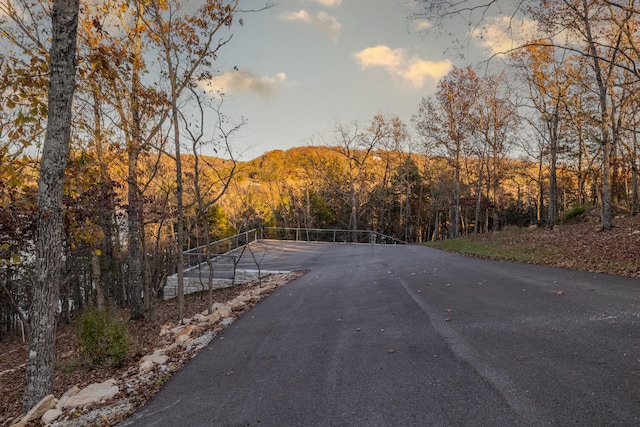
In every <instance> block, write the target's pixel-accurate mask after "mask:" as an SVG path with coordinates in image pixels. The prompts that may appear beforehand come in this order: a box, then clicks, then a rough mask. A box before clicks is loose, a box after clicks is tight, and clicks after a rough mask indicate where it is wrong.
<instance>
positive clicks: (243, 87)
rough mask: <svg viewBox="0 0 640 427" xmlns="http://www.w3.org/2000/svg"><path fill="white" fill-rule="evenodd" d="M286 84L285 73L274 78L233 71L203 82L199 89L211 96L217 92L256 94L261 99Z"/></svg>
mask: <svg viewBox="0 0 640 427" xmlns="http://www.w3.org/2000/svg"><path fill="white" fill-rule="evenodd" d="M286 82H287V76H286V74H285V73H277V74H275V75H274V76H257V75H255V74H253V73H252V72H251V71H246V70H240V71H238V70H234V71H228V72H226V73H223V74H221V75H219V76H216V77H214V78H213V79H211V80H208V81H206V82H203V83H202V84H201V87H202V88H203V89H204V90H206V91H207V92H209V93H212V94H217V93H218V92H223V93H228V92H245V93H257V94H258V95H260V96H261V97H263V98H269V97H271V96H272V95H273V94H274V93H275V92H276V91H277V90H279V89H281V88H282V87H284V86H285V84H286Z"/></svg>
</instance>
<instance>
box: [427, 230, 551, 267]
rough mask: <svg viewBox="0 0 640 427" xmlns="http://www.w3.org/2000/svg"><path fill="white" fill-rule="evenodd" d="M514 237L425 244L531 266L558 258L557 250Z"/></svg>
mask: <svg viewBox="0 0 640 427" xmlns="http://www.w3.org/2000/svg"><path fill="white" fill-rule="evenodd" d="M522 234H523V233H522V231H517V232H515V235H519V236H520V237H522V236H521V235H522ZM512 237H514V232H509V231H506V232H501V233H498V234H497V235H484V236H480V237H468V238H461V239H449V240H439V241H435V242H428V243H425V245H426V246H429V247H432V248H436V249H442V250H445V251H449V252H457V253H460V254H463V255H469V256H475V257H479V258H489V259H496V260H505V261H518V262H526V263H530V264H549V263H551V261H553V259H554V258H555V256H556V251H555V250H550V249H545V248H542V247H537V246H535V245H531V244H527V243H525V242H521V241H520V240H526V238H525V239H522V238H521V239H512Z"/></svg>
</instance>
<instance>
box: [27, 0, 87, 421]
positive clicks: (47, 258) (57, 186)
mask: <svg viewBox="0 0 640 427" xmlns="http://www.w3.org/2000/svg"><path fill="white" fill-rule="evenodd" d="M78 12H79V4H78V0H54V2H53V8H52V12H51V21H52V28H53V32H52V42H51V49H50V51H49V58H50V59H49V61H50V62H49V66H50V81H49V95H48V111H49V115H48V117H47V131H46V134H45V140H44V146H43V152H42V160H41V163H40V178H39V180H38V208H39V212H38V237H37V239H36V280H35V283H34V286H33V300H32V305H31V308H30V310H29V317H30V319H29V321H30V331H31V335H30V337H29V360H28V362H27V373H26V386H25V391H24V411H25V412H27V411H29V410H30V409H31V408H32V407H33V406H35V405H36V404H37V403H38V402H39V401H40V400H42V398H43V397H45V396H46V395H48V394H50V393H51V392H53V372H54V367H55V342H56V317H57V312H58V305H59V292H60V281H61V273H62V263H63V259H62V230H63V226H62V196H63V190H64V171H65V168H66V165H67V158H68V156H69V140H70V138H71V106H72V102H73V92H74V90H75V72H76V69H75V68H76V39H77V30H78Z"/></svg>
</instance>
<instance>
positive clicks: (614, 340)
mask: <svg viewBox="0 0 640 427" xmlns="http://www.w3.org/2000/svg"><path fill="white" fill-rule="evenodd" d="M310 250H312V251H313V252H312V255H311V256H306V257H305V261H304V264H305V265H304V267H305V268H307V269H309V270H310V271H309V273H307V274H306V275H305V276H303V277H302V278H300V279H298V280H297V281H295V282H293V283H290V284H289V285H287V286H286V287H283V288H281V289H280V290H278V291H277V292H275V293H274V294H272V295H271V296H269V297H268V298H266V299H265V300H263V301H262V302H260V303H259V304H258V305H257V306H256V307H255V308H254V309H253V310H252V311H250V312H249V313H247V314H245V315H244V316H243V317H242V318H240V319H238V320H237V321H236V322H235V323H234V324H232V325H231V326H230V327H229V328H228V329H226V330H225V331H224V333H223V334H221V335H220V336H218V337H217V338H216V339H214V341H212V343H211V344H210V345H209V346H208V347H207V348H205V349H204V350H203V351H202V352H201V353H200V354H199V355H198V356H196V357H195V358H194V359H193V360H192V361H191V362H189V364H187V365H186V366H185V367H183V368H182V369H181V370H180V371H179V372H178V373H177V374H176V375H174V376H173V377H172V378H171V379H170V380H169V381H168V382H167V384H166V385H165V387H164V388H163V389H162V390H161V391H160V392H159V393H158V394H156V395H155V396H154V397H153V398H152V399H151V400H150V401H149V402H148V403H147V404H146V405H145V406H144V407H143V408H141V410H140V411H139V412H138V413H136V414H135V415H133V416H132V417H131V418H129V419H128V420H127V421H125V422H123V423H121V425H122V426H638V425H640V281H638V280H635V279H625V278H619V277H614V276H609V275H604V274H596V273H588V272H577V271H571V270H563V269H556V268H547V267H541V266H533V265H523V264H515V263H507V262H495V261H488V260H479V259H472V258H466V257H463V256H460V255H456V254H450V253H445V252H441V251H437V250H433V249H430V248H426V247H422V246H371V245H345V244H311V245H310V246H308V247H307V249H306V251H310ZM305 253H306V252H305ZM307 255H308V253H307Z"/></svg>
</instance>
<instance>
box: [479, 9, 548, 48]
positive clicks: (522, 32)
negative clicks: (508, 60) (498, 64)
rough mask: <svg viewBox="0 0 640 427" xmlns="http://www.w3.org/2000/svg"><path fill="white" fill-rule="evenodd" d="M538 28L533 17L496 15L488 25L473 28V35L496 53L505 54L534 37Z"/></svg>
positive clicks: (481, 43)
mask: <svg viewBox="0 0 640 427" xmlns="http://www.w3.org/2000/svg"><path fill="white" fill-rule="evenodd" d="M537 28H538V26H537V23H536V21H534V20H531V19H527V18H514V17H510V16H494V17H492V18H491V19H490V20H489V22H488V24H487V25H485V26H484V27H482V28H477V29H475V30H473V31H472V32H471V36H472V37H473V38H474V39H476V40H477V41H478V43H479V44H480V45H482V46H484V47H486V48H488V49H490V50H491V52H493V53H494V54H504V53H507V52H509V51H511V50H513V49H516V48H518V47H520V46H522V45H523V44H525V43H526V42H527V41H529V40H531V39H532V38H534V37H535V36H536V33H537Z"/></svg>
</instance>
